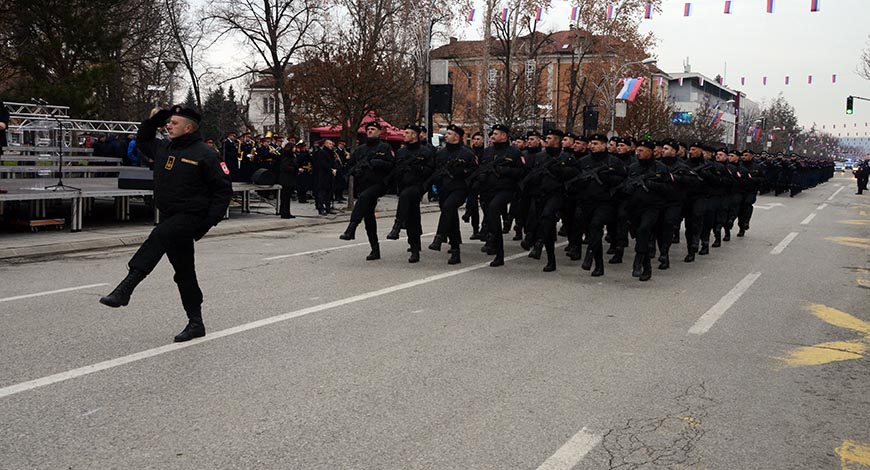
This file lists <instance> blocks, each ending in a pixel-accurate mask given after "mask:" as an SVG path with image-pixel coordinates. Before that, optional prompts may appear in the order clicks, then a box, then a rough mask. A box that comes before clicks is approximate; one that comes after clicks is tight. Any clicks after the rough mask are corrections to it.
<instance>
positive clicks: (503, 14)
mask: <svg viewBox="0 0 870 470" xmlns="http://www.w3.org/2000/svg"><path fill="white" fill-rule="evenodd" d="M508 13H510V8H505V9H504V10H502V11H501V21H502V23H507V20H508Z"/></svg>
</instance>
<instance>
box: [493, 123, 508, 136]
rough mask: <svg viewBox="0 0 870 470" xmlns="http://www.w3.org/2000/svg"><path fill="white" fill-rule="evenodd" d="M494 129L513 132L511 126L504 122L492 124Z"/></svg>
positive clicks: (506, 132)
mask: <svg viewBox="0 0 870 470" xmlns="http://www.w3.org/2000/svg"><path fill="white" fill-rule="evenodd" d="M492 130H494V131H502V132H504V133H505V134H510V133H511V128H510V127H508V126H506V125H504V124H496V125H494V126H492Z"/></svg>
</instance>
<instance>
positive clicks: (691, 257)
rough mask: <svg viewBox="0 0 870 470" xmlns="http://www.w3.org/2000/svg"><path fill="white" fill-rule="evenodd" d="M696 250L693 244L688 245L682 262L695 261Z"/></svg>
mask: <svg viewBox="0 0 870 470" xmlns="http://www.w3.org/2000/svg"><path fill="white" fill-rule="evenodd" d="M696 251H698V249H697V248H695V247H694V246H690V247H689V253H688V254H687V255H686V257H685V258H683V262H684V263H692V262H694V261H695V252H696Z"/></svg>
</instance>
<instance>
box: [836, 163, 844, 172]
mask: <svg viewBox="0 0 870 470" xmlns="http://www.w3.org/2000/svg"><path fill="white" fill-rule="evenodd" d="M834 171H839V172H840V173H845V172H846V164H845V163H834Z"/></svg>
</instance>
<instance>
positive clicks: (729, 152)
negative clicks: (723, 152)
mask: <svg viewBox="0 0 870 470" xmlns="http://www.w3.org/2000/svg"><path fill="white" fill-rule="evenodd" d="M732 153H733V154H734V155H740V153H741V152H740V151H739V150H737V149H731V150H729V151H728V155H731V154H732Z"/></svg>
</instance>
